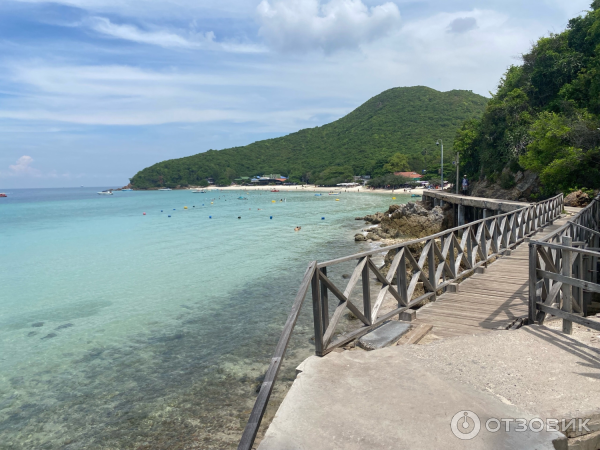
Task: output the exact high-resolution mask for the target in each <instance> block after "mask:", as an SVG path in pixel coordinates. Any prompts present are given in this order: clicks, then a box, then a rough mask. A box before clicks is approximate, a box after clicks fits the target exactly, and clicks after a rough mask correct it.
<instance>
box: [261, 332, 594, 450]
mask: <svg viewBox="0 0 600 450" xmlns="http://www.w3.org/2000/svg"><path fill="white" fill-rule="evenodd" d="M578 333H584V334H585V333H586V330H582V329H581V327H577V330H576V333H575V336H574V337H571V336H566V335H564V334H562V333H561V332H560V331H556V330H552V329H551V328H548V327H538V326H528V327H524V328H521V329H519V330H516V331H496V332H493V333H487V334H483V335H476V336H458V337H454V338H447V339H443V340H439V341H436V342H434V343H431V344H429V345H408V346H394V347H388V348H385V349H382V350H376V351H372V352H365V351H359V350H353V351H345V352H343V353H331V354H329V355H328V356H326V357H324V358H318V357H316V356H312V357H310V358H309V359H307V360H306V361H305V362H303V363H302V365H301V367H300V368H299V369H300V370H301V373H299V375H298V377H297V378H296V380H295V381H294V384H293V385H292V388H291V389H290V391H289V393H288V394H287V396H286V398H285V400H284V401H283V403H282V405H281V406H280V408H279V410H278V411H277V414H276V415H275V418H274V420H273V422H272V423H271V426H270V427H269V429H268V431H267V433H266V435H265V438H264V439H263V441H262V442H261V443H260V445H259V447H258V449H259V450H296V449H298V450H300V449H303V450H330V449H344V450H359V449H361V450H363V449H364V450H378V449H412V450H415V449H423V450H425V449H426V450H434V449H442V448H443V449H513V450H514V449H555V448H556V449H567V448H570V449H577V450H592V449H597V448H599V446H600V431H599V430H600V350H599V349H598V342H597V341H595V343H593V342H591V341H593V337H592V338H588V339H587V342H584V341H585V339H579V340H578V339H576V337H577V335H578ZM588 334H589V333H588ZM596 334H597V333H596ZM461 411H470V412H472V413H474V414H476V415H477V416H478V419H479V420H480V424H481V427H480V431H479V433H478V434H477V435H476V436H475V437H474V438H472V439H470V440H461V439H459V438H458V437H456V436H455V435H454V433H453V432H452V430H451V422H452V419H453V417H454V416H455V415H456V414H458V416H457V417H459V418H460V419H462V417H463V416H464V413H461ZM469 417H472V416H469ZM536 417H537V418H540V419H542V420H543V421H544V422H545V421H546V419H558V420H559V423H560V419H567V422H566V423H567V424H568V421H569V420H570V419H571V418H575V419H579V418H582V419H591V420H590V421H589V422H587V425H586V426H587V427H588V428H589V432H588V431H585V428H583V430H584V433H586V435H585V436H583V437H581V436H580V437H577V435H578V434H582V433H579V432H571V431H569V432H565V433H561V432H557V431H541V432H534V431H531V430H530V429H528V430H527V431H523V432H520V431H517V428H516V427H517V422H515V421H513V422H507V421H504V422H500V423H501V424H502V426H501V429H500V430H498V431H496V432H491V431H488V429H487V428H486V426H485V424H486V422H487V420H488V419H493V418H496V419H498V420H499V421H501V420H502V419H515V420H516V419H525V420H526V421H530V420H531V419H532V418H536ZM462 423H463V421H462V420H458V424H459V426H460V424H462ZM506 423H508V424H509V431H508V432H507V431H505V428H504V427H505V424H506ZM532 423H533V426H534V429H537V428H538V426H537V425H536V422H532ZM467 425H468V428H466V429H460V430H461V431H458V433H461V432H463V433H464V432H467V433H468V432H470V431H473V429H474V426H475V422H473V421H472V420H471V419H468V420H467ZM490 428H491V429H493V428H495V423H494V422H492V423H491V424H490ZM575 428H576V429H578V428H579V427H578V426H576V427H575ZM567 437H570V439H567Z"/></svg>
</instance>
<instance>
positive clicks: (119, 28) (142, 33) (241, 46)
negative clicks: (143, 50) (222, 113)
mask: <svg viewBox="0 0 600 450" xmlns="http://www.w3.org/2000/svg"><path fill="white" fill-rule="evenodd" d="M82 25H83V26H85V27H87V28H89V29H91V30H93V31H95V32H97V33H100V34H102V35H104V36H110V37H113V38H116V39H123V40H127V41H132V42H137V43H140V44H148V45H158V46H160V47H164V48H184V49H205V50H221V51H228V52H239V53H258V52H263V51H265V49H264V48H263V47H262V46H259V45H255V44H245V43H238V42H217V41H216V37H215V33H213V32H212V31H207V32H204V33H203V32H187V33H181V32H180V33H176V32H173V31H170V30H164V29H160V28H156V27H155V28H154V29H152V30H142V29H140V28H139V27H136V26H135V25H130V24H116V23H113V22H111V21H110V20H109V19H107V18H106V17H98V16H95V17H88V18H86V19H85V20H83V22H82ZM184 34H187V35H188V36H184Z"/></svg>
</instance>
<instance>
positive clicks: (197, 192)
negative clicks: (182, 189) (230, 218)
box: [190, 189, 206, 194]
mask: <svg viewBox="0 0 600 450" xmlns="http://www.w3.org/2000/svg"><path fill="white" fill-rule="evenodd" d="M190 190H191V191H192V194H206V191H205V190H204V189H190Z"/></svg>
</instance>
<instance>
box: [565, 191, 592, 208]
mask: <svg viewBox="0 0 600 450" xmlns="http://www.w3.org/2000/svg"><path fill="white" fill-rule="evenodd" d="M589 202H590V196H589V195H587V194H586V193H585V192H583V191H575V192H571V193H570V194H569V195H567V196H566V197H565V200H564V204H565V206H575V207H582V206H585V205H587V204H588V203H589Z"/></svg>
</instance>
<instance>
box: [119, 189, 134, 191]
mask: <svg viewBox="0 0 600 450" xmlns="http://www.w3.org/2000/svg"><path fill="white" fill-rule="evenodd" d="M121 190H122V191H133V189H121Z"/></svg>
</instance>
